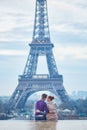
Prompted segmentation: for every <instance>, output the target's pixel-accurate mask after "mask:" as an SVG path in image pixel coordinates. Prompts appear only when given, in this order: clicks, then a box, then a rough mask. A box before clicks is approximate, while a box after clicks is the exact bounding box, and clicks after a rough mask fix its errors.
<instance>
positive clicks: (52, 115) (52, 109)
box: [46, 102, 58, 121]
mask: <svg viewBox="0 0 87 130" xmlns="http://www.w3.org/2000/svg"><path fill="white" fill-rule="evenodd" d="M47 107H48V109H49V113H48V114H47V115H46V119H47V120H49V121H57V120H58V114H57V106H56V104H55V103H53V102H49V103H47Z"/></svg>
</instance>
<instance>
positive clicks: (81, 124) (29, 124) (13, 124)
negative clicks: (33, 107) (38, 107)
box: [0, 120, 87, 130]
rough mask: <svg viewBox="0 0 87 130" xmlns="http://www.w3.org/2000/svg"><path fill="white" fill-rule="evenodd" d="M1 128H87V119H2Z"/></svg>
mask: <svg viewBox="0 0 87 130" xmlns="http://www.w3.org/2000/svg"><path fill="white" fill-rule="evenodd" d="M0 130H87V120H59V121H58V122H57V123H56V122H34V121H24V120H6V121H0Z"/></svg>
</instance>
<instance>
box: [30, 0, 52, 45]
mask: <svg viewBox="0 0 87 130" xmlns="http://www.w3.org/2000/svg"><path fill="white" fill-rule="evenodd" d="M32 43H50V32H49V22H48V10H47V0H36V9H35V21H34V31H33V39H32Z"/></svg>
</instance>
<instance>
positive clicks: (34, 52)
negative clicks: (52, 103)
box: [9, 0, 69, 109]
mask: <svg viewBox="0 0 87 130" xmlns="http://www.w3.org/2000/svg"><path fill="white" fill-rule="evenodd" d="M29 46H30V53H29V56H28V59H27V63H26V66H25V69H24V72H23V74H22V75H21V76H20V77H19V80H18V86H17V88H16V90H15V91H14V93H13V94H12V96H11V98H10V101H9V102H10V108H11V109H17V108H24V105H25V103H26V101H27V99H28V97H29V96H30V95H32V94H33V93H35V92H38V91H50V92H52V93H54V94H55V95H56V96H59V97H60V99H61V102H67V101H68V100H69V97H68V94H67V92H66V90H65V88H64V86H63V76H62V75H60V74H59V73H58V70H57V66H56V62H55V59H54V55H53V51H52V49H53V47H54V45H53V44H52V43H51V40H50V32H49V22H48V10H47V0H36V10H35V21H34V31H33V37H32V42H31V43H30V44H29ZM39 56H45V57H46V61H47V66H48V72H49V74H36V70H37V63H38V57H39ZM42 69H44V68H42Z"/></svg>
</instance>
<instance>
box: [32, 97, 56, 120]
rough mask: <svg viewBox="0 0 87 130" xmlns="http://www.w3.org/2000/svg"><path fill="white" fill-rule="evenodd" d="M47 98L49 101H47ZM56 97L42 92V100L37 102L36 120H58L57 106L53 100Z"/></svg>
mask: <svg viewBox="0 0 87 130" xmlns="http://www.w3.org/2000/svg"><path fill="white" fill-rule="evenodd" d="M46 99H47V103H46V102H45V101H46ZM53 99H54V97H53V96H48V97H47V94H42V96H41V100H39V101H37V102H36V104H35V120H47V121H57V120H58V114H57V106H56V104H55V103H54V102H53Z"/></svg>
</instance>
